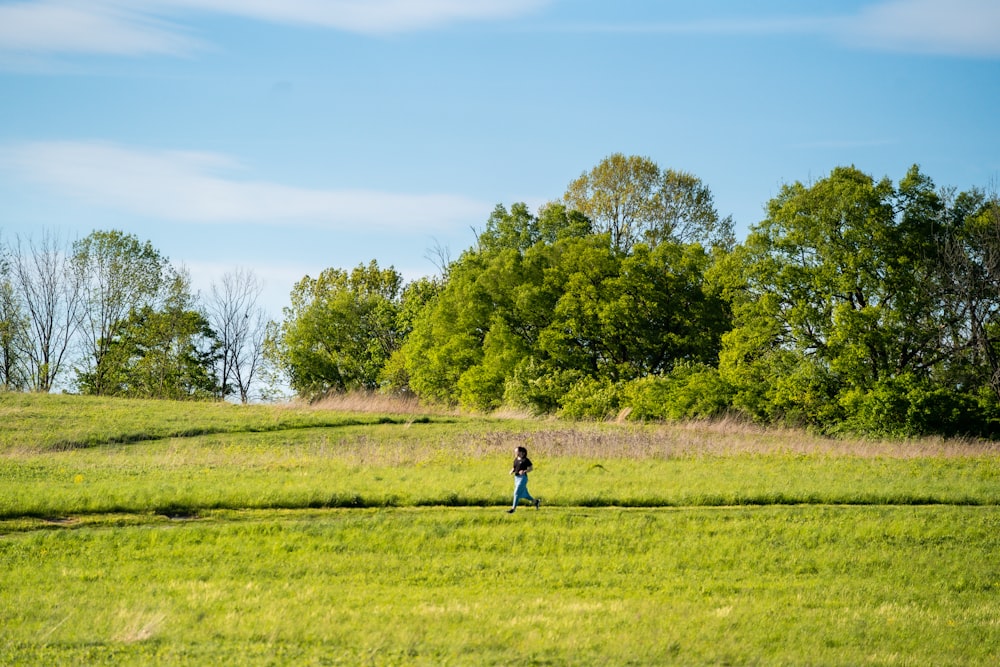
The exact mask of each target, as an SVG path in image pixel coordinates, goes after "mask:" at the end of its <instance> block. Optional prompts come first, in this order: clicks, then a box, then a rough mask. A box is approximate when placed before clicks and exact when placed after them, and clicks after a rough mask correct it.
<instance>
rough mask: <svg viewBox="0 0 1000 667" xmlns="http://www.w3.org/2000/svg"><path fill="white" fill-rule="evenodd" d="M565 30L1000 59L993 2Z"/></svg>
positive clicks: (903, 3) (904, 1)
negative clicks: (821, 41)
mask: <svg viewBox="0 0 1000 667" xmlns="http://www.w3.org/2000/svg"><path fill="white" fill-rule="evenodd" d="M561 29H562V30H565V31H567V32H574V31H575V32H587V33H603V34H618V33H620V34H637V35H642V34H651V35H696V36H697V35H705V36H773V35H792V36H794V35H802V36H817V37H822V38H825V39H830V40H832V41H834V42H836V43H839V44H841V45H844V46H847V47H849V48H855V49H865V50H873V51H890V52H904V53H923V54H931V55H949V56H965V57H976V58H996V57H1000V3H998V2H996V1H995V0H951V1H950V2H948V3H943V2H940V0H884V1H882V2H876V3H873V4H871V5H869V6H867V7H864V8H862V9H861V10H860V11H859V12H858V13H857V14H854V15H827V16H798V17H771V18H748V17H745V18H740V17H735V18H711V19H699V20H691V21H678V22H666V23H664V22H651V23H619V24H615V23H609V24H578V25H572V24H571V25H567V26H564V27H563V28H561Z"/></svg>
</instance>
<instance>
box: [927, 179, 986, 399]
mask: <svg viewBox="0 0 1000 667" xmlns="http://www.w3.org/2000/svg"><path fill="white" fill-rule="evenodd" d="M943 227H944V230H943V232H942V233H941V234H940V235H939V244H940V246H941V247H942V249H943V250H942V256H943V259H942V282H943V284H944V285H945V287H946V290H945V295H946V299H945V300H944V302H943V310H944V312H946V313H947V314H948V315H949V317H950V322H951V323H952V330H951V331H950V337H951V340H952V346H953V348H954V349H955V350H956V354H955V355H954V358H953V359H952V363H951V365H950V367H949V371H950V377H949V380H950V382H951V383H952V384H953V385H955V386H965V387H968V386H981V387H983V388H984V389H988V391H989V392H990V393H992V395H993V400H994V402H997V401H1000V199H998V198H997V197H996V195H993V196H988V195H987V194H986V193H984V192H982V191H979V190H972V191H969V192H963V193H961V194H959V195H958V196H957V197H955V198H954V200H953V201H951V202H949V205H948V206H947V208H946V211H945V214H944V225H943Z"/></svg>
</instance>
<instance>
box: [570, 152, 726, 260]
mask: <svg viewBox="0 0 1000 667" xmlns="http://www.w3.org/2000/svg"><path fill="white" fill-rule="evenodd" d="M563 200H564V201H565V202H566V205H567V207H569V208H570V209H571V210H575V211H580V212H581V213H583V214H584V215H585V216H587V217H588V218H590V219H591V220H592V221H593V222H594V224H595V225H596V227H597V230H598V231H599V232H606V233H608V234H610V236H611V245H612V247H614V248H615V249H616V250H620V251H622V252H626V253H628V252H630V251H631V250H632V248H633V246H635V245H636V244H637V243H646V244H649V245H652V246H655V245H657V244H658V243H661V242H665V241H672V242H675V243H700V244H703V245H705V246H709V245H719V246H721V247H726V248H728V247H730V246H732V244H733V241H734V238H733V222H732V219H731V218H722V219H720V218H719V214H718V213H717V212H716V210H715V207H714V204H713V201H712V194H711V192H710V191H709V189H708V187H707V186H706V185H704V184H703V183H702V182H701V180H700V179H698V178H696V177H695V176H693V175H692V174H688V173H686V172H680V171H674V170H673V169H665V170H661V169H660V167H659V166H657V165H656V163H655V162H653V161H652V160H650V159H649V158H646V157H640V156H637V155H630V156H625V155H623V154H621V153H614V154H613V155H609V156H608V157H606V158H604V159H603V160H602V161H601V162H600V163H599V164H598V165H597V166H596V167H594V168H593V169H591V170H590V171H589V172H584V173H583V174H581V175H580V177H579V178H577V179H576V180H574V181H573V182H572V183H570V185H569V187H568V188H567V190H566V193H565V195H563Z"/></svg>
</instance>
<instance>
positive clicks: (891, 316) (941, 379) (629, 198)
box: [267, 154, 1000, 437]
mask: <svg viewBox="0 0 1000 667" xmlns="http://www.w3.org/2000/svg"><path fill="white" fill-rule="evenodd" d="M441 268H442V272H441V275H440V276H436V277H425V278H421V279H419V280H416V281H413V282H411V283H409V284H404V281H403V280H402V277H401V276H400V275H399V274H398V273H397V272H396V271H395V270H394V269H393V268H388V269H386V268H381V267H379V265H378V263H377V262H376V261H372V262H370V263H369V264H367V265H364V264H362V265H359V266H358V267H356V268H354V269H353V270H350V271H346V270H342V269H328V270H326V271H324V272H323V273H322V274H320V276H318V277H317V278H310V277H305V278H303V279H302V280H301V281H300V282H299V283H298V284H297V285H296V286H295V288H294V290H293V292H292V295H291V305H289V306H288V307H287V308H285V310H284V317H283V320H282V321H281V322H280V323H276V324H275V325H274V328H273V330H272V335H271V336H270V338H269V340H268V349H267V354H268V355H269V356H270V358H272V359H273V360H274V361H275V363H277V364H279V365H281V366H282V367H283V368H284V369H285V370H286V371H287V373H288V377H289V378H290V382H291V385H292V387H293V388H294V389H295V390H296V391H297V392H298V393H299V394H301V395H303V396H320V395H323V394H324V393H326V392H331V391H346V390H351V389H365V390H373V391H375V390H379V391H393V392H407V393H410V394H413V395H416V396H418V397H419V398H421V399H422V400H425V401H429V402H437V403H444V404H449V405H459V406H463V407H466V408H470V409H476V410H491V409H496V408H499V407H502V406H513V407H518V408H526V409H529V410H531V411H533V412H536V413H540V414H556V415H560V416H564V417H573V418H596V419H603V418H607V417H609V416H614V415H619V414H627V415H628V416H629V418H632V419H700V418H716V417H720V416H722V415H737V416H741V417H744V418H747V419H751V420H753V421H755V422H758V423H762V424H774V425H778V424H780V425H794V426H804V427H807V428H811V429H814V430H817V431H820V432H823V433H828V434H842V433H844V434H846V433H851V434H864V435H872V436H888V437H910V436H917V435H924V434H942V435H971V436H985V437H996V436H997V435H998V434H1000V421H998V419H1000V411H998V407H1000V345H998V344H1000V202H998V199H997V197H996V195H995V194H988V193H986V192H984V191H982V190H978V189H971V190H968V191H964V192H960V193H959V192H957V191H956V190H955V189H953V188H937V187H936V186H935V185H934V183H933V181H932V180H931V179H930V178H929V177H928V176H927V175H925V174H923V173H922V172H921V171H920V169H919V168H918V167H916V166H914V167H912V168H911V169H910V170H909V171H908V172H907V173H906V174H905V175H904V177H903V178H902V179H901V180H900V181H899V182H898V183H893V182H892V181H891V180H889V179H888V178H882V179H875V178H873V177H872V176H870V175H868V174H865V173H863V172H862V171H860V170H858V169H856V168H854V167H839V168H836V169H834V170H833V171H832V172H831V173H830V174H829V175H828V176H826V177H825V178H822V179H821V180H819V181H816V182H814V183H807V184H804V183H800V182H795V183H792V184H789V185H785V186H784V187H782V188H781V191H780V192H779V193H778V195H777V196H776V197H774V198H773V199H772V200H771V201H770V202H768V204H767V207H766V214H765V217H764V219H763V220H762V221H761V222H759V223H757V224H756V225H754V226H753V227H751V229H750V231H749V234H748V236H747V238H746V239H745V240H744V241H743V242H740V243H737V242H736V241H735V239H734V237H733V227H732V220H731V219H730V218H725V217H721V216H720V215H719V214H718V212H717V211H716V209H715V206H714V203H713V198H712V195H711V192H710V190H709V189H708V188H707V187H706V186H705V185H704V184H703V183H702V182H701V181H700V180H699V179H697V178H696V177H694V176H693V175H691V174H687V173H683V172H675V171H673V170H669V169H661V168H660V167H659V166H658V165H656V164H655V163H654V162H652V161H651V160H649V159H648V158H644V157H639V156H625V155H621V154H615V155H612V156H609V157H608V158H606V159H605V160H603V161H602V162H601V163H600V164H599V165H597V166H596V167H594V168H593V169H592V170H590V171H588V172H585V173H583V174H582V175H581V176H580V178H578V179H576V180H575V181H573V182H572V183H570V185H569V186H568V187H567V190H566V192H565V194H564V195H563V197H562V198H561V199H559V200H556V201H552V202H550V203H548V204H546V205H545V206H543V207H541V208H540V209H539V210H538V211H535V212H532V211H531V210H529V208H528V207H527V206H526V205H525V204H523V203H518V204H514V205H512V206H510V207H509V208H508V207H506V206H503V205H500V206H497V207H496V209H495V210H494V211H493V213H492V215H491V216H490V217H489V219H488V220H487V222H486V226H485V228H484V229H483V230H481V231H480V232H479V233H478V236H477V239H476V243H475V245H474V246H473V247H471V248H469V249H467V250H465V251H464V252H462V253H461V255H460V256H459V257H458V258H457V259H456V260H454V261H448V262H445V263H443V266H442V267H441Z"/></svg>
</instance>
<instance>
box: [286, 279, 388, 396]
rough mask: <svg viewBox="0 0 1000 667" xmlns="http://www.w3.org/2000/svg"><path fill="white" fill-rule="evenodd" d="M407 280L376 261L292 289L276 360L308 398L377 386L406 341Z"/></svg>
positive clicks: (292, 383) (297, 285)
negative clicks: (403, 306)
mask: <svg viewBox="0 0 1000 667" xmlns="http://www.w3.org/2000/svg"><path fill="white" fill-rule="evenodd" d="M402 286H403V279H402V276H400V275H399V273H397V272H396V270H395V269H393V268H392V267H390V268H388V269H381V268H379V266H378V263H377V262H375V261H374V260H373V261H372V262H371V263H369V264H368V265H367V266H365V265H359V266H358V267H356V268H355V269H353V270H352V271H351V272H350V273H348V272H347V271H344V270H341V269H326V270H324V271H323V272H322V273H320V275H319V277H317V278H315V279H314V278H310V277H309V276H306V277H305V278H303V279H302V280H300V281H299V282H298V283H296V284H295V286H294V287H293V288H292V293H291V306H289V307H286V308H285V310H284V320H283V321H282V322H281V324H280V326H279V327H278V331H277V332H276V335H275V337H274V338H272V339H271V341H270V343H269V346H268V350H269V355H270V356H271V357H272V359H273V360H274V361H275V362H276V363H278V364H279V365H280V366H281V367H283V368H284V369H285V371H286V372H287V374H288V377H289V379H290V382H291V386H292V388H293V389H294V390H295V391H296V392H297V393H299V394H300V395H302V396H310V397H314V396H319V395H322V394H324V393H326V392H329V391H346V390H350V389H366V390H372V389H376V388H378V386H379V377H380V375H381V373H382V370H383V368H384V366H385V364H386V361H387V360H388V359H389V357H390V356H391V355H392V353H393V352H394V351H395V350H396V349H397V348H398V347H399V345H400V342H401V336H400V331H399V329H398V324H399V317H398V315H399V307H400V295H401V290H402Z"/></svg>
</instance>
